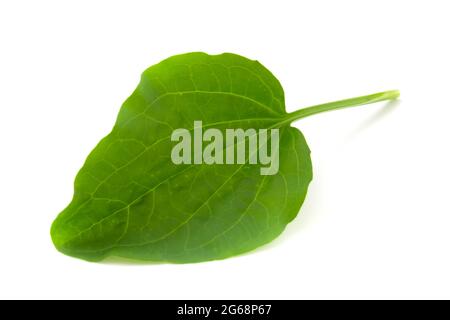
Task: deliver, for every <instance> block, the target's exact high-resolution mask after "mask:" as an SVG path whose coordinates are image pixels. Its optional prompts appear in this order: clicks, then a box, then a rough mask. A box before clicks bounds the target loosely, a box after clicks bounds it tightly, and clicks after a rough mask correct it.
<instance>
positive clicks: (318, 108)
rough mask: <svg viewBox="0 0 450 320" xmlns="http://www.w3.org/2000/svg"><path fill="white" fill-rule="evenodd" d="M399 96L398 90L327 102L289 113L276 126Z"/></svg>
mask: <svg viewBox="0 0 450 320" xmlns="http://www.w3.org/2000/svg"><path fill="white" fill-rule="evenodd" d="M399 96H400V92H399V91H398V90H391V91H384V92H379V93H374V94H370V95H366V96H360V97H356V98H351V99H345V100H339V101H333V102H328V103H324V104H319V105H315V106H312V107H308V108H304V109H300V110H297V111H294V112H291V113H288V114H287V116H286V117H285V118H284V119H283V120H282V121H281V122H279V123H278V125H283V124H286V123H292V122H293V121H296V120H299V119H302V118H306V117H309V116H312V115H314V114H317V113H322V112H326V111H331V110H337V109H342V108H348V107H356V106H360V105H364V104H369V103H375V102H380V101H385V100H394V99H397V98H398V97H399Z"/></svg>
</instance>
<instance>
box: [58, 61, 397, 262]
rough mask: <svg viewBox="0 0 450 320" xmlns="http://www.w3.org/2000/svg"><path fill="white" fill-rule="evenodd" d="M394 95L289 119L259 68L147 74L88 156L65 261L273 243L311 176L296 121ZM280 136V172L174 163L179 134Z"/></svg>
mask: <svg viewBox="0 0 450 320" xmlns="http://www.w3.org/2000/svg"><path fill="white" fill-rule="evenodd" d="M396 96H398V92H396V91H390V92H385V93H380V94H376V95H371V96H366V97H360V98H354V99H349V100H343V101H338V102H334V103H331V104H325V105H319V106H315V107H310V108H307V109H302V110H299V111H296V112H294V113H290V114H288V113H286V111H285V104H284V93H283V89H282V87H281V85H280V83H279V82H278V80H277V79H276V78H275V77H274V76H273V75H272V74H271V72H270V71H268V70H267V69H266V68H264V67H263V66H262V65H261V64H260V63H259V62H257V61H252V60H248V59H246V58H244V57H241V56H238V55H234V54H221V55H214V56H212V55H207V54H204V53H189V54H183V55H178V56H173V57H171V58H169V59H167V60H164V61H162V62H160V63H159V64H157V65H154V66H152V67H150V68H149V69H147V70H146V71H145V72H144V73H143V74H142V77H141V81H140V83H139V85H138V86H137V88H136V90H135V91H134V92H133V93H132V95H131V96H130V97H129V98H128V99H127V100H126V101H125V103H124V104H123V106H122V108H121V110H120V113H119V116H118V118H117V121H116V124H115V126H114V128H113V130H112V131H111V133H110V134H109V135H107V136H106V137H105V138H104V139H103V140H101V141H100V143H99V144H98V145H97V147H96V148H95V149H94V150H93V151H92V152H91V154H90V155H89V156H88V158H87V160H86V162H85V164H84V166H83V167H82V168H81V170H80V172H79V173H78V175H77V177H76V179H75V191H74V196H73V199H72V201H71V203H70V204H69V205H68V206H67V208H66V209H65V210H64V211H63V212H61V213H60V215H59V216H58V217H57V219H56V220H55V221H54V223H53V225H52V229H51V235H52V239H53V242H54V244H55V246H56V248H57V249H58V250H59V251H61V252H63V253H64V254H67V255H70V256H74V257H78V258H82V259H85V260H89V261H99V260H102V259H104V258H105V257H108V256H117V257H124V258H131V259H137V260H145V261H165V262H175V263H188V262H199V261H207V260H214V259H224V258H227V257H231V256H235V255H237V254H240V253H243V252H247V251H250V250H253V249H255V248H257V247H259V246H261V245H263V244H265V243H268V242H270V241H272V240H273V239H274V238H276V237H277V236H278V235H279V234H280V233H281V232H282V231H283V230H284V229H285V227H286V225H287V224H288V223H289V222H290V221H292V219H294V218H295V217H296V215H297V213H298V212H299V210H300V207H301V205H302V203H303V200H304V199H305V196H306V192H307V189H308V184H309V183H310V181H311V179H312V168H311V161H310V151H309V148H308V146H307V144H306V141H305V139H304V137H303V135H302V133H301V132H300V131H299V130H298V129H296V128H293V127H290V123H291V122H292V121H294V120H297V119H299V118H302V117H305V116H309V115H311V114H315V113H318V112H323V111H327V110H332V109H336V108H342V107H345V106H353V105H358V104H365V103H370V102H376V101H381V100H386V99H392V98H395V97H396ZM198 120H201V121H202V124H203V127H204V128H205V129H206V128H217V129H219V130H221V131H224V130H225V129H232V128H243V129H249V128H254V129H265V128H279V130H280V131H279V135H280V143H279V145H280V160H279V161H280V163H279V171H278V173H277V174H275V175H261V174H260V165H255V164H249V163H248V161H246V162H245V163H244V164H232V165H231V164H227V165H223V164H212V165H207V164H181V165H176V164H174V163H173V162H172V161H171V158H170V156H171V150H172V148H173V146H174V145H175V144H176V142H173V141H171V134H172V132H173V130H175V129H177V128H187V129H189V130H191V131H192V130H193V124H194V121H198Z"/></svg>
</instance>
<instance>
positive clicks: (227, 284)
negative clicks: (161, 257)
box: [0, 0, 450, 299]
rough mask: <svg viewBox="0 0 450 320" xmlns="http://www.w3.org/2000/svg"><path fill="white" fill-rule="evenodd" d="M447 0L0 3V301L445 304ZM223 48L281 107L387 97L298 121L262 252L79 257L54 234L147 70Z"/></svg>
mask: <svg viewBox="0 0 450 320" xmlns="http://www.w3.org/2000/svg"><path fill="white" fill-rule="evenodd" d="M449 14H450V7H449V4H448V1H431V0H427V1H413V0H408V1H392V0H391V1H384V0H378V1H361V0H358V1H318V0H316V1H262V0H257V1H234V0H227V1H195V0H192V1H168V0H164V1H120V2H119V1H112V0H107V1H106V0H105V1H81V0H78V1H60V0H58V1H56V0H55V1H48V0H44V1H21V0H15V1H12V0H11V1H8V0H6V1H2V2H1V4H0V117H1V118H0V121H1V123H0V150H1V151H0V156H1V157H0V196H1V208H0V298H149V299H170V298H172V299H175V298H178V299H188V298H189V299H197V298H212V299H215V298H235V299H239V298H248V299H259V298H267V299H272V298H277V299H278V298H289V299H291V298H296V299H300V298H308V299H309V298H310V299H313V298H344V299H349V298H363V299H365V298H388V299H390V298H450V255H449V244H450V206H449V201H448V199H449V197H450V193H449V191H450V185H449V181H450V174H449V169H448V168H449V162H450V151H449V141H448V139H449V137H450V129H449V127H450V125H449V118H450V104H449V90H450V62H449V60H450V41H449V30H450V19H449ZM190 51H205V52H207V53H211V54H215V53H221V52H224V51H226V52H234V53H238V54H241V55H244V56H247V57H249V58H252V59H258V60H259V61H261V62H262V63H263V64H264V65H265V66H266V67H267V68H269V69H270V70H271V71H272V72H273V73H274V74H275V75H276V76H277V77H278V79H279V80H280V81H281V83H282V84H283V86H284V89H285V92H286V100H287V101H286V105H287V109H288V111H293V110H294V109H297V108H300V107H303V106H308V105H312V104H317V103H323V102H328V101H332V100H336V99H342V98H350V97H353V96H358V95H363V94H369V93H374V92H378V91H383V90H389V89H400V90H401V93H402V96H401V101H399V102H398V103H394V104H388V105H386V104H384V103H378V104H375V105H369V106H365V107H360V108H354V109H346V110H341V111H335V112H330V113H327V114H322V115H317V116H315V117H311V118H308V119H304V120H302V121H299V122H297V123H296V124H295V125H296V126H297V127H298V128H300V129H301V130H302V131H303V133H304V134H305V136H306V138H307V140H308V143H309V146H310V148H311V150H312V158H313V167H314V180H313V183H312V184H311V187H310V190H309V194H308V196H307V200H306V202H305V204H304V207H303V208H302V210H301V212H300V214H299V216H298V218H297V219H296V220H295V221H294V222H293V223H292V224H290V225H289V226H288V228H287V230H286V231H285V232H284V233H283V234H282V236H280V237H279V238H278V239H276V240H275V241H273V242H272V243H271V244H270V245H268V246H265V247H263V248H261V249H258V250H256V251H254V252H252V253H249V254H246V255H243V256H239V257H236V258H231V259H228V260H224V261H217V262H208V263H200V264H190V265H170V264H157V265H151V264H150V265H146V264H137V265H133V264H118V263H100V264H92V263H88V262H84V261H81V260H76V259H73V258H70V257H66V256H64V255H62V254H60V253H58V252H57V251H56V250H55V249H54V247H53V245H52V242H51V239H50V236H49V229H50V225H51V223H52V221H53V219H54V218H55V217H56V215H57V214H58V213H59V212H60V211H61V210H62V209H63V208H64V207H65V206H66V205H67V204H68V202H69V200H70V199H71V196H72V185H73V179H74V177H75V174H76V173H77V171H78V170H79V168H80V167H81V165H82V164H83V162H84V159H85V157H86V156H87V154H88V153H89V152H90V151H91V149H92V148H93V147H94V146H95V145H96V144H97V142H98V141H99V140H100V138H102V137H103V136H104V135H106V134H107V133H108V132H109V131H110V129H111V128H112V125H113V123H114V121H115V118H116V116H117V112H118V110H119V108H120V106H121V104H122V102H123V101H124V100H125V98H127V96H128V95H129V94H130V93H131V92H132V90H133V89H134V88H135V86H136V85H137V83H138V81H139V77H140V73H141V72H142V71H143V70H144V69H145V68H147V67H148V66H150V65H152V64H155V63H157V62H159V61H160V60H161V59H164V58H166V57H169V56H171V55H174V54H178V53H184V52H190Z"/></svg>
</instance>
